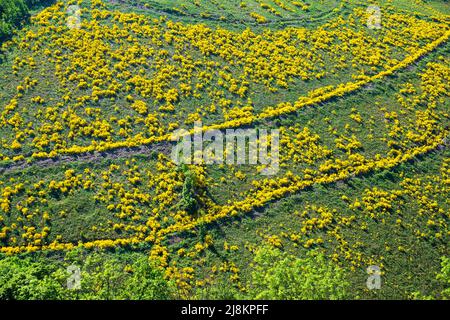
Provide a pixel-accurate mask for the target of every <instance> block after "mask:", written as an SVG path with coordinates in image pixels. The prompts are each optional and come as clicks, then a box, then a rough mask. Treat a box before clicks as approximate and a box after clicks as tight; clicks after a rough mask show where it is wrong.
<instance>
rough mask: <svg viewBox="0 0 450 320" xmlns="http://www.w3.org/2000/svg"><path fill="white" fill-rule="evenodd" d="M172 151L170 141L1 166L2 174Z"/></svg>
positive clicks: (165, 153)
mask: <svg viewBox="0 0 450 320" xmlns="http://www.w3.org/2000/svg"><path fill="white" fill-rule="evenodd" d="M171 151H172V144H171V143H170V142H160V143H155V144H152V145H143V146H139V147H135V148H118V149H112V150H108V151H104V152H98V151H95V152H86V153H80V154H76V155H61V156H57V157H54V158H50V159H41V160H35V161H32V162H27V161H22V162H16V163H11V164H9V165H6V166H2V167H0V174H5V173H10V172H16V171H20V170H24V169H27V168H30V167H33V166H36V167H43V168H47V167H51V166H58V165H61V164H64V163H72V162H77V161H82V162H85V163H92V162H98V161H102V160H107V159H125V158H130V157H133V156H137V155H150V154H152V153H157V154H158V153H162V154H164V155H166V156H169V155H170V154H171Z"/></svg>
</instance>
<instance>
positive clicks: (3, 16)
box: [0, 0, 30, 40]
mask: <svg viewBox="0 0 450 320" xmlns="http://www.w3.org/2000/svg"><path fill="white" fill-rule="evenodd" d="M29 16H30V14H29V12H28V7H27V5H26V4H25V2H24V0H0V40H4V39H6V38H8V37H9V36H10V35H11V34H12V32H13V30H14V28H17V27H19V26H20V25H22V24H23V23H26V22H27V21H28V19H29Z"/></svg>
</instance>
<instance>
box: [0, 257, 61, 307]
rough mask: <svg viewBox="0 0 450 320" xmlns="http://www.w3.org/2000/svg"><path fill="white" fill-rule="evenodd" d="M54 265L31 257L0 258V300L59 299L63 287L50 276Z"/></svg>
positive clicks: (54, 269)
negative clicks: (36, 260)
mask: <svg viewBox="0 0 450 320" xmlns="http://www.w3.org/2000/svg"><path fill="white" fill-rule="evenodd" d="M54 271H56V268H55V266H54V265H51V264H48V263H39V262H33V261H32V260H31V259H29V258H26V259H21V258H19V257H7V258H5V259H2V260H0V300H42V299H52V300H53V299H61V298H62V296H63V288H62V287H61V285H60V284H59V283H58V281H57V280H56V279H54V278H52V277H51V274H52V273H53V272H54Z"/></svg>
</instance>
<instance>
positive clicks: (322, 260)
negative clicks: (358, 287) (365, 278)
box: [250, 248, 349, 300]
mask: <svg viewBox="0 0 450 320" xmlns="http://www.w3.org/2000/svg"><path fill="white" fill-rule="evenodd" d="M254 264H255V269H254V271H253V272H252V281H251V286H250V298H251V299H269V300H272V299H276V300H324V299H327V300H328V299H331V300H337V299H345V298H346V297H347V289H348V286H349V284H348V282H347V281H346V279H345V275H344V272H343V270H342V269H341V268H340V267H338V266H336V265H335V264H334V263H333V262H332V261H329V260H328V259H327V258H326V257H325V256H324V255H323V254H322V253H319V252H315V251H311V252H308V254H307V255H306V256H305V257H303V258H298V257H296V256H293V255H289V254H287V253H286V252H282V251H281V250H279V249H273V248H261V249H259V250H258V251H257V253H256V255H255V258H254Z"/></svg>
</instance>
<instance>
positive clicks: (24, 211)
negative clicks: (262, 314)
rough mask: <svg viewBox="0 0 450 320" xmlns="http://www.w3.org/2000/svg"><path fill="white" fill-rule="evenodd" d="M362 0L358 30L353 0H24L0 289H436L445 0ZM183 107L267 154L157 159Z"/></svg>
mask: <svg viewBox="0 0 450 320" xmlns="http://www.w3.org/2000/svg"><path fill="white" fill-rule="evenodd" d="M369 3H370V4H372V5H375V6H378V7H379V8H380V9H381V13H382V15H381V17H382V25H381V27H380V28H379V29H377V28H375V29H374V28H369V27H368V25H367V21H368V19H369V16H370V12H368V11H367V6H368V2H361V1H352V0H346V1H332V0H330V1H327V0H324V1H296V0H295V1H294V0H270V1H269V0H244V1H234V0H227V1H218V0H196V1H184V0H181V1H174V0H133V1H120V0H110V1H107V0H103V1H102V0H92V1H89V0H79V1H72V0H64V1H58V2H52V1H49V2H45V3H44V2H43V3H41V4H40V5H36V4H33V5H30V4H28V5H29V7H30V9H29V12H30V19H29V21H28V22H27V23H19V24H17V25H16V26H14V28H15V30H14V32H12V35H11V36H7V37H6V36H5V39H4V40H3V42H2V43H1V49H0V50H1V51H0V52H1V55H0V65H1V68H0V174H1V178H0V279H3V281H2V283H3V284H1V283H0V299H14V298H16V299H77V298H87V299H175V298H176V299H189V298H194V299H201V298H208V299H222V298H231V299H239V298H248V299H259V298H265V299H414V298H417V299H424V298H431V299H448V298H449V297H450V293H449V290H450V286H449V285H450V278H449V276H450V272H449V270H450V262H449V255H450V252H449V241H450V230H449V220H450V201H449V197H448V195H449V194H450V151H449V146H450V113H449V104H450V55H449V53H450V46H449V44H448V40H449V37H450V25H449V22H450V6H449V4H448V3H447V2H446V1H418V0H416V1H403V0H391V1H369ZM73 5H77V6H78V8H79V11H78V12H75V14H78V15H79V17H80V23H81V24H80V26H79V27H76V28H73V27H70V25H68V20H67V19H68V17H67V16H68V9H69V8H70V6H73ZM72 14H74V13H73V12H72ZM2 21H3V20H2ZM196 121H201V122H202V124H203V126H204V127H203V129H204V130H208V129H216V130H222V129H223V130H225V129H238V128H244V129H253V128H255V129H278V130H280V171H279V172H278V173H277V174H276V175H274V176H265V175H262V174H261V172H262V171H263V170H264V169H265V168H266V166H265V165H263V164H259V165H236V164H234V165H229V164H220V165H207V164H199V165H183V166H178V165H177V164H175V163H174V162H173V160H172V159H171V150H172V148H173V146H174V142H173V141H172V134H173V133H174V132H176V130H178V129H186V130H188V131H190V130H192V128H193V126H194V123H195V122H196ZM72 264H76V265H80V266H82V267H81V268H82V275H83V277H82V288H81V289H80V290H79V291H73V290H72V291H71V290H68V289H66V288H65V281H66V277H67V272H66V268H67V267H68V266H70V265H72ZM302 266H303V267H302ZM369 266H378V267H379V268H380V270H381V274H380V276H381V279H382V287H381V289H379V290H369V289H368V288H367V286H366V279H367V277H368V276H369V275H368V273H367V268H368V267H369ZM11 270H17V271H16V273H17V274H19V275H20V274H23V275H24V276H23V277H22V278H21V277H20V276H17V279H16V278H14V277H13V280H8V279H10V278H11V274H10V272H11ZM283 274H287V275H288V276H286V277H287V278H289V276H290V277H291V278H290V279H291V280H289V279H285V278H283ZM324 275H326V276H324ZM23 278H25V279H26V280H23ZM14 279H16V280H14ZM21 279H22V280H21ZM117 279H119V280H117ZM292 279H295V281H292ZM305 279H306V280H305ZM311 279H314V280H313V282H314V281H317V284H316V285H312V286H311V287H308V286H307V283H309V282H310V281H309V280H311ZM307 280H308V281H307ZM143 283H145V284H148V285H147V286H146V287H145V289H142V288H141V287H140V285H139V284H141V285H142V284H143ZM293 286H295V288H293ZM141 289H142V290H141Z"/></svg>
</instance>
